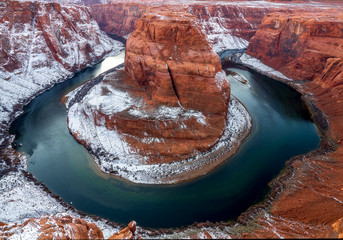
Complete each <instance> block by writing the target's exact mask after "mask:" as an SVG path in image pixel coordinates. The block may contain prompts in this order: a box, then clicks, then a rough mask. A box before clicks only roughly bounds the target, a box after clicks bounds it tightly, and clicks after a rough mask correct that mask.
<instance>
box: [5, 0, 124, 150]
mask: <svg viewBox="0 0 343 240" xmlns="http://www.w3.org/2000/svg"><path fill="white" fill-rule="evenodd" d="M0 8H1V10H0V32H1V39H0V82H1V84H0V121H1V122H2V123H1V126H0V129H1V134H2V133H3V132H5V131H6V129H7V128H8V123H9V122H10V121H11V120H13V118H14V116H15V115H16V114H18V111H20V109H21V106H22V105H23V104H24V103H25V102H27V101H28V100H30V99H31V98H32V97H34V96H35V95H36V94H38V93H39V92H41V91H43V90H44V89H46V88H48V87H50V86H52V85H53V84H54V83H56V82H59V81H62V80H63V79H66V78H67V77H70V76H71V75H72V74H73V73H74V72H76V71H78V70H81V69H83V68H85V67H86V66H88V65H90V64H92V63H95V62H96V61H98V60H100V59H101V58H102V57H103V56H104V55H105V54H107V53H110V52H112V51H113V53H115V52H118V53H119V50H120V49H122V45H121V44H120V43H118V42H116V41H114V40H112V39H110V38H108V37H107V36H106V35H105V33H103V32H102V31H100V29H99V27H98V25H97V23H96V22H95V21H94V20H92V19H91V17H90V13H89V11H88V9H87V8H85V7H81V6H75V5H73V6H72V5H68V6H63V5H60V4H57V3H43V2H30V1H27V2H23V1H11V0H5V1H2V2H1V3H0ZM3 141H4V138H1V140H0V144H1V143H3Z"/></svg>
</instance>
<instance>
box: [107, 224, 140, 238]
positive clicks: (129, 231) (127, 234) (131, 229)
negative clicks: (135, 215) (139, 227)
mask: <svg viewBox="0 0 343 240" xmlns="http://www.w3.org/2000/svg"><path fill="white" fill-rule="evenodd" d="M135 232H136V222H135V221H132V222H130V223H129V224H128V226H127V227H126V228H124V229H122V230H120V231H119V232H116V233H114V234H113V235H112V236H111V237H109V239H142V237H141V236H140V235H139V234H137V233H135Z"/></svg>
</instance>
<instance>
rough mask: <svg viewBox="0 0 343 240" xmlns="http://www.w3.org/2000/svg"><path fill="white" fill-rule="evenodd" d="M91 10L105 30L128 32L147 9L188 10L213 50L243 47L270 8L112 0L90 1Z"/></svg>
mask: <svg viewBox="0 0 343 240" xmlns="http://www.w3.org/2000/svg"><path fill="white" fill-rule="evenodd" d="M90 9H91V13H92V16H93V17H94V19H95V20H96V21H97V22H98V24H99V26H100V28H101V29H102V30H104V31H105V32H107V33H114V34H116V35H119V36H127V35H128V34H130V33H131V32H132V31H133V30H134V27H135V23H136V21H137V20H138V19H139V18H140V17H141V16H142V15H143V14H144V13H146V12H151V11H161V10H162V11H166V10H168V11H170V12H180V11H183V12H185V13H191V14H193V15H194V16H196V18H197V20H198V21H199V23H200V26H201V27H202V29H203V31H204V32H205V33H206V35H207V36H208V37H209V40H210V41H211V43H212V44H214V46H215V50H216V51H221V50H223V49H225V48H246V46H247V43H248V42H247V41H246V40H249V39H250V38H251V37H252V36H253V35H254V33H255V31H256V30H257V28H258V26H259V24H260V22H261V20H262V18H263V16H264V15H266V14H267V13H269V12H270V10H269V8H267V7H266V6H257V7H256V6H249V5H244V6H241V5H239V4H238V5H234V4H233V5H232V4H230V5H229V4H227V5H226V4H221V5H217V4H212V3H207V4H206V5H205V4H202V3H193V4H187V3H186V5H185V4H184V3H183V2H182V3H181V2H176V3H175V2H168V1H167V2H163V3H162V2H157V3H155V2H154V3H151V2H141V1H136V2H135V1H133V2H129V3H127V2H111V3H108V4H94V5H90Z"/></svg>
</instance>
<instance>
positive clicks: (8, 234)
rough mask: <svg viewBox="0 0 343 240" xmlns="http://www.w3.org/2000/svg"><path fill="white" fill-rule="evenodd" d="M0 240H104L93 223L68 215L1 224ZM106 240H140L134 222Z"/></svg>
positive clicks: (99, 230) (101, 233)
mask: <svg viewBox="0 0 343 240" xmlns="http://www.w3.org/2000/svg"><path fill="white" fill-rule="evenodd" d="M0 231H1V232H0V239H1V238H2V239H104V235H103V232H102V231H101V229H100V228H99V227H98V226H96V225H95V224H94V223H89V222H87V221H85V220H84V219H80V218H77V217H72V216H70V215H68V214H58V215H56V216H42V217H40V218H31V219H29V220H27V221H25V222H24V223H23V224H13V223H8V224H1V223H0ZM108 239H141V237H140V236H139V234H137V233H136V222H134V221H132V222H130V223H129V224H128V226H127V227H126V228H124V229H122V230H120V231H118V232H115V233H113V235H112V236H110V237H109V238H108Z"/></svg>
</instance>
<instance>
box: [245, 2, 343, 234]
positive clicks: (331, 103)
mask: <svg viewBox="0 0 343 240" xmlns="http://www.w3.org/2000/svg"><path fill="white" fill-rule="evenodd" d="M341 8H342V5H341V6H340V9H341ZM342 29H343V16H342V12H341V11H337V10H336V9H334V10H328V11H325V12H322V13H315V14H304V15H303V16H297V15H294V14H290V15H285V14H271V15H268V16H267V17H266V18H265V19H264V20H263V23H262V25H261V27H260V29H259V30H258V32H257V33H256V35H255V36H254V37H253V38H252V40H251V43H250V45H249V48H248V53H249V54H250V55H252V56H254V57H256V58H259V59H260V60H261V61H262V62H264V63H265V64H267V65H269V66H271V67H272V68H274V69H276V70H279V71H281V72H282V73H283V74H285V75H286V76H288V77H290V78H293V79H294V80H300V83H299V84H297V85H294V87H295V88H296V89H298V90H299V91H300V92H302V93H303V94H304V97H305V98H307V99H308V102H309V105H310V106H312V110H313V115H314V119H315V120H316V122H317V124H318V127H319V130H320V132H321V135H322V142H321V148H320V149H319V150H318V151H314V152H311V153H309V154H306V155H304V156H301V157H297V158H294V159H293V160H292V161H290V162H288V163H287V165H286V170H285V172H284V174H283V175H282V176H281V177H280V178H278V179H277V180H275V181H273V182H272V183H271V186H272V187H273V189H274V191H275V192H274V193H276V194H279V193H280V192H281V194H280V196H278V198H276V199H273V202H272V205H271V209H270V210H269V212H268V213H267V212H264V213H263V214H260V217H259V220H258V223H259V224H260V225H261V226H262V227H263V230H256V231H255V232H254V233H253V234H251V235H247V236H250V237H256V236H259V237H280V236H282V237H297V238H299V237H300V238H303V237H312V238H314V237H319V236H322V237H338V236H342V216H343V209H342V203H343V192H342V190H343V164H342V163H343V145H342V144H343V123H342V118H343V104H342V99H343V84H342V83H343V62H342V60H343V59H342V54H343V35H342V34H343V32H342ZM304 80H309V81H304ZM302 81H303V82H302ZM292 82H293V81H292V80H289V83H291V84H292ZM314 105H315V106H314ZM321 111H322V112H323V114H324V115H321V113H320V112H321ZM326 118H327V119H326Z"/></svg>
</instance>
